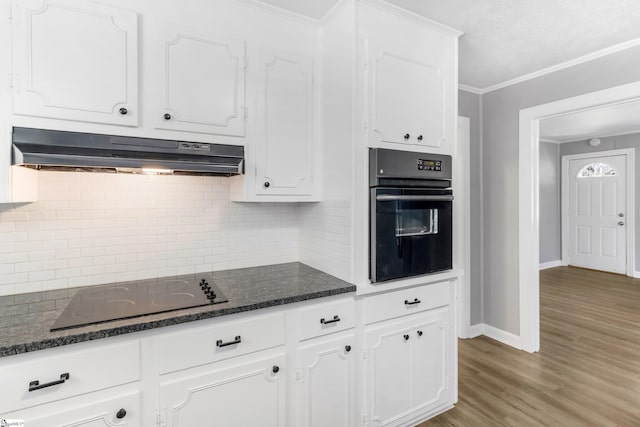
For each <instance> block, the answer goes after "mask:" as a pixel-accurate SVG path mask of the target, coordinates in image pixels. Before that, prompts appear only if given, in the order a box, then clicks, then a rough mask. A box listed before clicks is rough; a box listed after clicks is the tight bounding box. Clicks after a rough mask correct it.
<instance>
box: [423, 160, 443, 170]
mask: <svg viewBox="0 0 640 427" xmlns="http://www.w3.org/2000/svg"><path fill="white" fill-rule="evenodd" d="M418 170H421V171H422V170H425V171H438V172H440V171H442V160H428V159H418Z"/></svg>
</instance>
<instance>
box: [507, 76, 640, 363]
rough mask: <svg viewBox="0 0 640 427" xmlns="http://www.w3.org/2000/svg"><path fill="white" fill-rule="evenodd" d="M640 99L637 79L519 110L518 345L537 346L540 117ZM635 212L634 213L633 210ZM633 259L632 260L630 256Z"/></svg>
mask: <svg viewBox="0 0 640 427" xmlns="http://www.w3.org/2000/svg"><path fill="white" fill-rule="evenodd" d="M638 100H640V82H635V83H631V84H627V85H622V86H617V87H614V88H610V89H605V90H602V91H598V92H592V93H589V94H585V95H581V96H577V97H573V98H567V99H564V100H560V101H556V102H552V103H549V104H543V105H539V106H535V107H531V108H527V109H524V110H521V111H520V126H519V160H518V169H519V200H518V204H519V214H518V217H519V226H518V227H519V230H518V233H519V235H518V240H519V262H518V271H519V294H520V297H519V307H520V336H519V343H518V344H519V345H518V347H519V348H522V349H523V350H525V351H528V352H537V351H539V349H540V289H539V288H540V282H539V273H538V271H539V246H540V241H539V228H540V194H539V174H540V170H539V167H540V164H539V150H540V121H541V120H544V119H549V118H554V117H559V116H563V115H567V114H572V113H576V112H579V111H587V110H593V109H597V108H601V107H603V106H605V105H614V104H624V103H628V102H635V101H638ZM634 215H635V213H634ZM632 263H633V260H632Z"/></svg>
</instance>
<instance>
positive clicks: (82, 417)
mask: <svg viewBox="0 0 640 427" xmlns="http://www.w3.org/2000/svg"><path fill="white" fill-rule="evenodd" d="M114 394H116V393H114ZM53 408H55V410H54V409H53ZM61 408H65V409H62V410H61ZM1 415H2V418H4V419H17V420H24V425H25V426H28V427H51V426H57V427H113V426H122V427H125V426H127V427H142V426H143V421H142V420H143V417H142V410H141V404H140V393H127V394H118V396H117V397H114V398H111V399H104V400H99V401H96V402H95V403H91V404H78V402H76V400H74V399H70V400H63V401H58V402H57V404H52V405H42V406H37V407H34V408H30V409H26V410H22V411H16V412H14V413H11V414H1Z"/></svg>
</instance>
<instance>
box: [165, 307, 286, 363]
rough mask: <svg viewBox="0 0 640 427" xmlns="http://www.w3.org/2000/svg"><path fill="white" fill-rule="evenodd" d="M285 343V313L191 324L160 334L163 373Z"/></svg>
mask: <svg viewBox="0 0 640 427" xmlns="http://www.w3.org/2000/svg"><path fill="white" fill-rule="evenodd" d="M280 345H284V314H283V313H276V314H271V315H267V316H256V317H252V318H251V319H248V320H237V321H231V322H226V323H222V324H218V325H213V326H206V327H198V328H189V329H188V330H186V331H185V330H181V331H180V332H175V333H171V334H166V335H163V336H161V337H160V338H158V354H159V358H160V359H159V368H160V373H161V374H166V373H169V372H174V371H178V370H181V369H187V368H191V367H194V366H200V365H205V364H207V363H212V362H217V361H220V360H224V359H229V358H232V357H236V356H241V355H243V354H249V353H254V352H257V351H260V350H266V349H268V348H273V347H277V346H280Z"/></svg>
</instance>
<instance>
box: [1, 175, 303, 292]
mask: <svg viewBox="0 0 640 427" xmlns="http://www.w3.org/2000/svg"><path fill="white" fill-rule="evenodd" d="M38 177H39V182H38V185H39V201H38V202H36V203H30V204H20V205H17V204H16V205H0V273H1V274H0V295H10V294H13V293H22V292H29V291H37V290H42V289H47V290H49V289H57V288H64V287H74V286H87V285H95V284H103V283H110V282H115V281H127V280H136V279H147V278H154V277H161V276H169V275H176V274H188V273H195V272H199V271H210V270H220V269H226V268H236V267H248V266H255V265H265V264H271V263H277V262H290V261H298V260H299V246H300V245H299V233H298V210H299V207H298V206H297V205H295V204H275V203H266V204H265V203H251V204H242V203H233V202H230V201H229V181H228V180H227V179H226V178H219V177H204V176H144V175H121V174H101V173H83V174H79V173H70V172H50V171H40V172H39V173H38Z"/></svg>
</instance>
